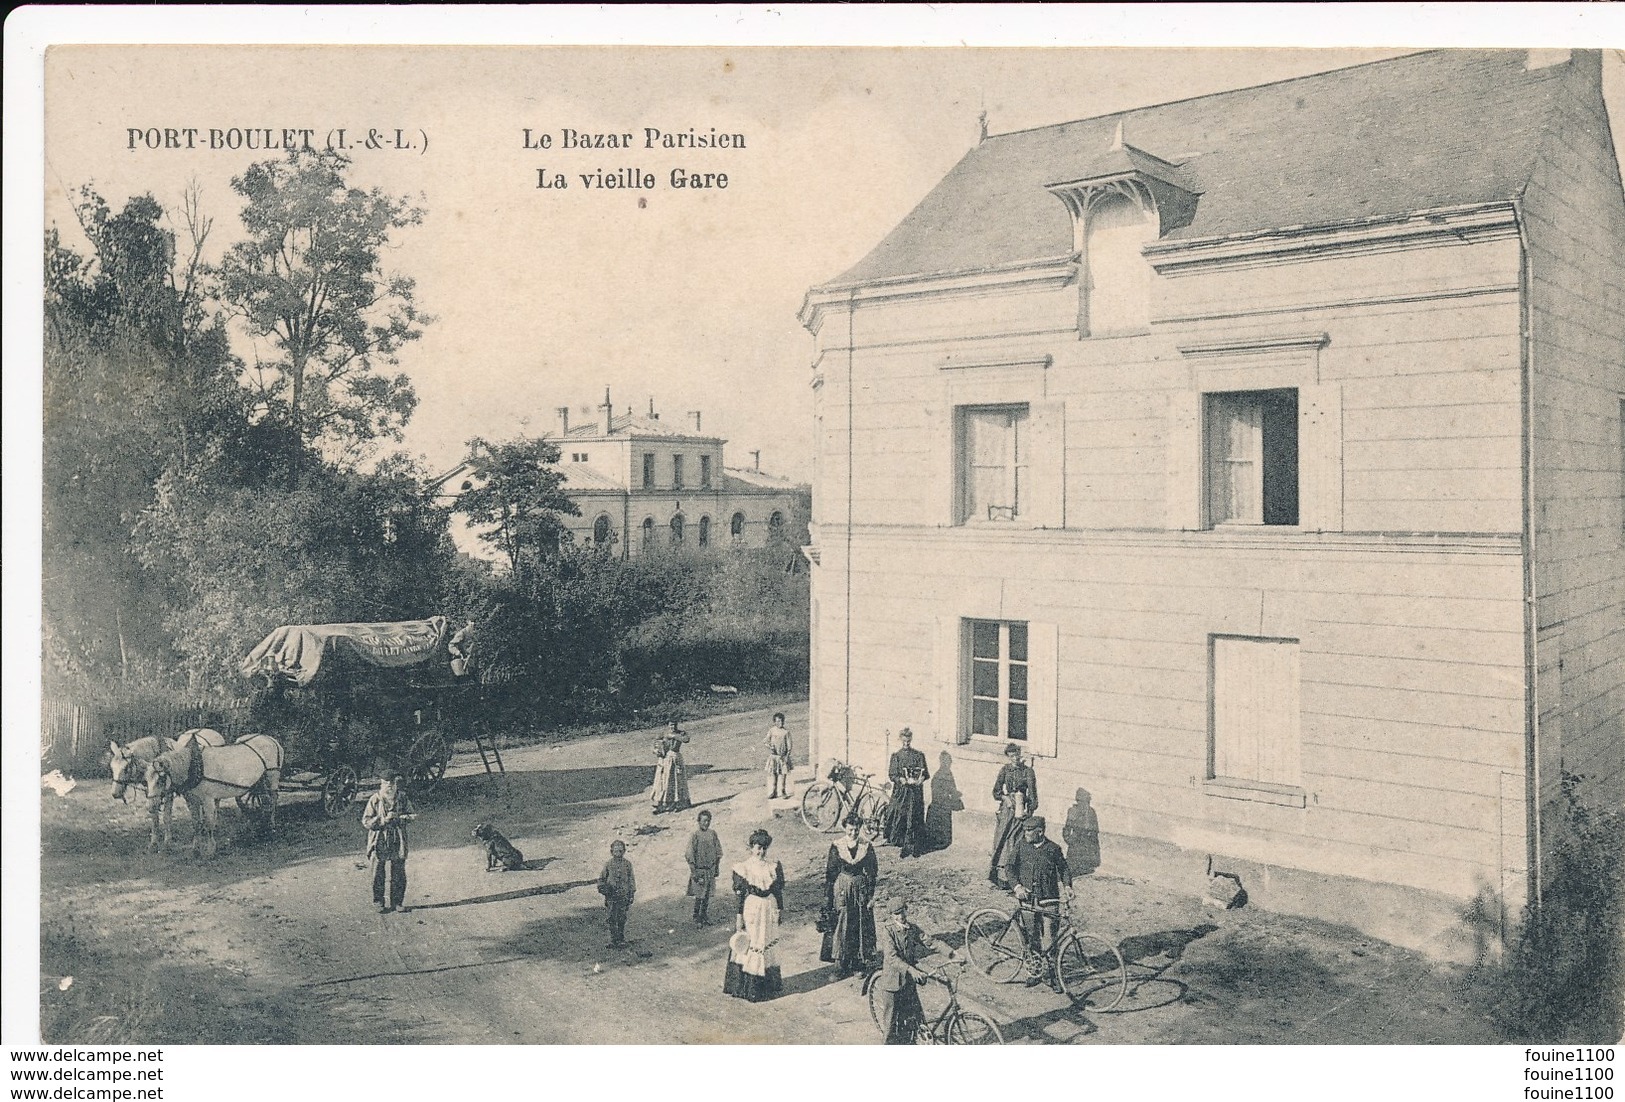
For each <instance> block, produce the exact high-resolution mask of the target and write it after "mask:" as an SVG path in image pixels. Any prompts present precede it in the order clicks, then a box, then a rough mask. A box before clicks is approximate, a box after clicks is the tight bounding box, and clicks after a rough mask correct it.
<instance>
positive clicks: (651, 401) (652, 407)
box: [649, 394, 660, 421]
mask: <svg viewBox="0 0 1625 1102" xmlns="http://www.w3.org/2000/svg"><path fill="white" fill-rule="evenodd" d="M649 420H651V421H658V420H660V414H658V413H656V412H655V396H654V395H653V394H651V395H649Z"/></svg>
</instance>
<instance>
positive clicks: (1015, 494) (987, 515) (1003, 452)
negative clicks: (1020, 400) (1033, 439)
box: [958, 405, 1028, 524]
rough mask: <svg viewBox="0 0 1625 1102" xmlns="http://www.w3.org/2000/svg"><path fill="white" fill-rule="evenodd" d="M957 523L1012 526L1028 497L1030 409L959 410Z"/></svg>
mask: <svg viewBox="0 0 1625 1102" xmlns="http://www.w3.org/2000/svg"><path fill="white" fill-rule="evenodd" d="M958 435H959V516H958V522H959V523H960V524H965V523H980V522H986V521H1003V522H1006V523H1008V522H1011V521H1014V520H1015V519H1016V518H1017V517H1019V516H1021V515H1022V506H1023V504H1024V502H1023V500H1022V499H1023V496H1024V495H1025V494H1026V492H1027V485H1026V482H1027V476H1026V471H1027V463H1028V456H1027V451H1028V445H1027V439H1026V437H1027V407H1026V406H1025V405H1020V406H986V407H975V406H972V407H966V408H962V409H960V410H959V434H958Z"/></svg>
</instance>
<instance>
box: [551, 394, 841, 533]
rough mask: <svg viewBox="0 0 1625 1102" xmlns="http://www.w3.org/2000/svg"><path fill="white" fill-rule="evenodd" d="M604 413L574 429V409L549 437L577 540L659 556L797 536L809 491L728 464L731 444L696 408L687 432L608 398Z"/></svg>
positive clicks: (562, 415)
mask: <svg viewBox="0 0 1625 1102" xmlns="http://www.w3.org/2000/svg"><path fill="white" fill-rule="evenodd" d="M597 413H598V416H597V418H596V419H595V420H594V421H591V422H588V423H587V424H580V425H572V424H571V423H570V411H569V409H568V408H561V409H559V410H558V418H559V422H558V427H557V428H556V429H555V430H554V431H553V432H551V433H549V434H548V435H547V439H548V441H549V442H551V443H552V444H554V445H555V446H556V447H557V448H558V449H559V452H560V458H559V469H560V470H561V471H562V472H563V473H564V487H563V488H564V490H565V492H566V493H568V494H569V495H570V498H571V500H573V501H574V502H575V503H576V505H577V507H579V508H580V510H581V515H580V516H578V517H572V518H567V519H568V522H569V527H570V530H571V532H572V534H573V535H574V537H575V539H576V542H577V543H583V544H591V545H593V546H597V547H612V548H613V549H614V550H615V551H616V553H618V554H620V555H622V556H627V557H629V556H632V555H642V554H647V553H649V552H651V551H660V550H695V551H700V550H714V549H722V548H731V547H765V546H767V545H768V544H769V543H770V542H773V541H775V540H785V541H789V540H799V539H800V538H801V533H802V532H803V530H804V529H805V526H806V523H807V517H808V515H809V513H810V511H811V491H810V489H809V488H808V487H807V486H805V485H803V484H798V483H795V482H791V481H790V480H788V479H785V478H780V477H778V476H777V475H773V474H769V473H767V472H766V471H763V470H762V469H761V464H760V458H761V457H760V453H755V455H754V458H755V460H756V461H755V462H754V463H753V464H752V465H751V466H750V467H744V468H737V467H728V466H726V465H725V464H724V457H723V448H724V446H725V445H726V443H727V441H726V440H724V439H722V438H721V437H718V436H708V435H705V434H704V433H703V432H702V431H701V414H700V412H699V411H697V410H696V411H691V412H690V413H689V414H688V416H687V419H686V422H687V423H686V424H684V425H682V426H678V425H673V424H669V423H667V422H664V421H662V420H661V419H660V415H659V414H658V413H656V412H655V410H654V405H653V403H652V402H651V403H650V408H649V414H648V416H646V417H638V416H634V415H633V413H632V411H631V410H630V409H629V410H627V411H626V412H625V413H623V414H616V413H615V412H614V407H613V406H612V405H611V404H610V398H609V391H608V390H605V392H604V402H603V405H601V406H599V407H598V410H597Z"/></svg>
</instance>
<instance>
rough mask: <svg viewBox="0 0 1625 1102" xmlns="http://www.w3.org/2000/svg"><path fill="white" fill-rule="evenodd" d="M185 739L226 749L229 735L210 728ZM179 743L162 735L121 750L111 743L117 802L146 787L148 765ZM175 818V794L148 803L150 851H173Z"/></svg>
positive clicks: (186, 735)
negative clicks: (131, 790)
mask: <svg viewBox="0 0 1625 1102" xmlns="http://www.w3.org/2000/svg"><path fill="white" fill-rule="evenodd" d="M181 738H183V739H186V738H190V739H192V740H194V741H196V742H198V743H201V744H202V745H205V746H224V745H225V744H226V736H225V735H222V734H221V733H220V732H219V731H214V730H211V729H209V728H207V727H200V728H195V729H193V730H191V731H187V732H186V733H185V734H183V735H182V736H181ZM175 742H176V740H174V739H172V738H167V737H164V736H162V735H148V736H147V737H145V738H138V739H136V740H135V741H134V742H132V743H130V744H129V745H127V746H120V745H119V744H118V743H116V742H110V743H109V744H108V745H109V746H111V747H112V759H111V760H110V761H109V762H108V767H109V768H110V769H111V770H112V773H113V799H115V800H122V799H124V798H125V796H124V792H125V789H127V788H129V787H130V786H131V785H136V784H142V785H144V784H145V781H146V768H147V763H148V762H150V761H152V759H154V758H156V757H157V756H158V755H160V754H164V753H168V752H169V751H171V750H173V749H175ZM138 771H139V772H138ZM174 814H175V797H174V795H173V794H171V795H169V796H167V797H165V798H164V799H161V800H149V801H148V802H147V816H148V817H149V818H150V819H151V820H152V838H151V840H150V841H148V842H147V849H148V850H149V851H151V852H158V851H163V850H168V849H169V843H170V837H171V836H170V825H171V823H172V821H173V819H174ZM160 820H161V822H162V826H163V832H162V834H160V833H159V829H158V828H159V825H160Z"/></svg>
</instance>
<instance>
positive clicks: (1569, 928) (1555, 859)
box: [1490, 772, 1625, 1044]
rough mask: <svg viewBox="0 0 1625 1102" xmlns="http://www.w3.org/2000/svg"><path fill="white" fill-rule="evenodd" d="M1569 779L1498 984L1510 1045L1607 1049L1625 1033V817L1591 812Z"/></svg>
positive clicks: (1576, 781) (1495, 1007) (1495, 1003)
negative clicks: (1542, 880)
mask: <svg viewBox="0 0 1625 1102" xmlns="http://www.w3.org/2000/svg"><path fill="white" fill-rule="evenodd" d="M1583 779H1584V778H1583V777H1581V776H1578V775H1576V774H1573V773H1568V772H1565V773H1564V774H1563V779H1562V787H1563V799H1564V815H1563V818H1562V819H1561V820H1560V822H1559V824H1558V831H1557V836H1556V838H1555V840H1554V843H1553V845H1552V851H1551V856H1550V858H1549V862H1548V866H1547V868H1548V876H1547V882H1546V886H1545V890H1544V892H1543V893H1542V895H1541V898H1540V900H1539V901H1538V902H1536V903H1533V904H1531V905H1530V906H1529V907H1527V908H1526V909H1525V911H1524V918H1523V923H1522V926H1521V927H1520V929H1519V932H1518V938H1517V942H1516V944H1515V945H1514V946H1513V948H1512V950H1511V952H1510V953H1509V954H1508V956H1507V959H1506V961H1505V962H1504V963H1503V965H1502V966H1501V969H1500V971H1499V973H1498V974H1497V975H1495V976H1494V977H1493V978H1492V984H1491V1000H1490V1004H1491V1005H1490V1010H1491V1014H1492V1015H1493V1017H1494V1018H1495V1021H1496V1024H1497V1026H1498V1027H1499V1028H1500V1029H1501V1030H1502V1032H1503V1033H1505V1034H1506V1036H1507V1038H1508V1039H1509V1040H1518V1041H1534V1042H1544V1043H1567V1044H1575V1043H1590V1044H1607V1043H1610V1042H1613V1041H1616V1040H1618V1039H1619V1037H1620V1033H1621V1029H1622V1027H1625V1021H1622V1019H1625V1011H1622V1007H1625V812H1621V811H1617V810H1610V811H1597V810H1596V809H1594V808H1591V807H1588V806H1587V805H1586V804H1585V803H1583V802H1582V801H1581V799H1580V797H1579V794H1578V790H1579V787H1580V783H1581V781H1582V780H1583Z"/></svg>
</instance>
